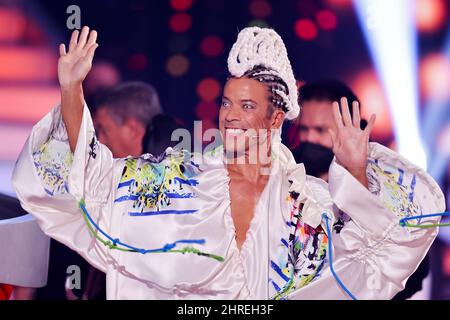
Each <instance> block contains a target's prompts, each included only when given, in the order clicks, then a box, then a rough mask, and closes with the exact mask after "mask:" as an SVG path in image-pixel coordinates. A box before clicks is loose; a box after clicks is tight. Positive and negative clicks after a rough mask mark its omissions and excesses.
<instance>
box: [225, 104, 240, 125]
mask: <svg viewBox="0 0 450 320" xmlns="http://www.w3.org/2000/svg"><path fill="white" fill-rule="evenodd" d="M225 120H226V121H227V122H232V121H236V120H240V114H239V111H237V110H236V108H233V107H231V108H229V109H228V110H227V111H226V114H225Z"/></svg>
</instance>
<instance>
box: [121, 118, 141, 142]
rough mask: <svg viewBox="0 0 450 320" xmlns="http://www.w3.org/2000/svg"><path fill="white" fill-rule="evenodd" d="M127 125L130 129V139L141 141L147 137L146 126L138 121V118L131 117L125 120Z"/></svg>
mask: <svg viewBox="0 0 450 320" xmlns="http://www.w3.org/2000/svg"><path fill="white" fill-rule="evenodd" d="M125 125H126V126H127V127H128V130H129V131H130V135H131V136H130V138H132V139H137V140H138V141H139V140H141V139H142V138H143V137H144V135H145V127H144V125H143V124H142V123H141V122H140V121H139V120H137V119H136V118H133V117H129V118H128V119H127V120H125Z"/></svg>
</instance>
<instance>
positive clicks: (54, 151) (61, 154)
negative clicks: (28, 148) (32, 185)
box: [33, 137, 72, 196]
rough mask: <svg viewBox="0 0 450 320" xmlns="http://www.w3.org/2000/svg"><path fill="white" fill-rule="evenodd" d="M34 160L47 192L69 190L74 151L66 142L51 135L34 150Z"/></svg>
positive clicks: (56, 193)
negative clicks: (68, 180) (68, 181)
mask: <svg viewBox="0 0 450 320" xmlns="http://www.w3.org/2000/svg"><path fill="white" fill-rule="evenodd" d="M33 162H34V166H35V168H36V172H37V174H38V176H39V178H40V179H41V181H42V183H43V185H44V189H45V192H47V193H48V194H49V195H51V196H55V195H58V194H64V193H67V192H68V183H67V178H68V176H69V172H70V168H71V166H72V152H70V149H69V146H68V144H67V143H66V142H62V141H59V140H55V139H53V137H50V139H49V140H48V141H47V142H45V143H44V144H42V145H41V146H40V148H39V150H37V151H35V152H33Z"/></svg>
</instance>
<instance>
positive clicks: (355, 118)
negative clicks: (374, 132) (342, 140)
mask: <svg viewBox="0 0 450 320" xmlns="http://www.w3.org/2000/svg"><path fill="white" fill-rule="evenodd" d="M352 108H353V126H354V127H356V128H358V129H359V128H360V124H361V115H360V114H359V102H358V101H353V102H352Z"/></svg>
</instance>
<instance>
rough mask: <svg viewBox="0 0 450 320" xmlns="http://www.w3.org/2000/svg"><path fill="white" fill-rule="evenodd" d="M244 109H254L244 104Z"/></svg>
mask: <svg viewBox="0 0 450 320" xmlns="http://www.w3.org/2000/svg"><path fill="white" fill-rule="evenodd" d="M244 109H253V106H252V105H251V104H244Z"/></svg>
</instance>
